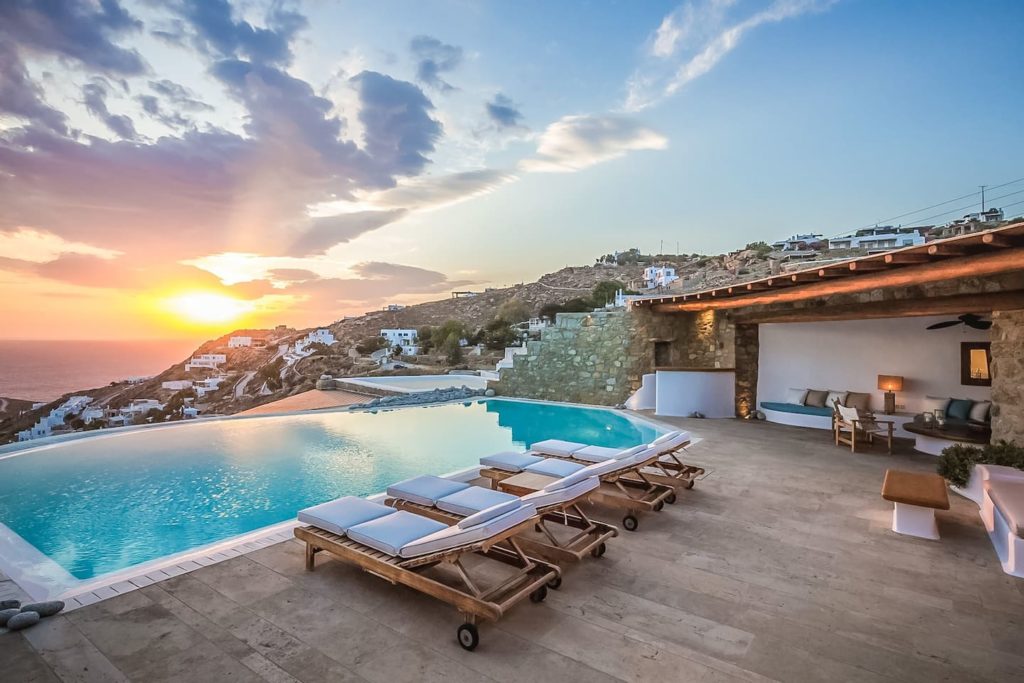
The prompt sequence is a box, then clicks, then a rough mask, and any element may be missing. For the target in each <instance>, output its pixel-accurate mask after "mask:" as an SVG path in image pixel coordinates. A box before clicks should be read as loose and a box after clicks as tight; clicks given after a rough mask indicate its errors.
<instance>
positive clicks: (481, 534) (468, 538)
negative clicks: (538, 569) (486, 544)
mask: <svg viewBox="0 0 1024 683" xmlns="http://www.w3.org/2000/svg"><path fill="white" fill-rule="evenodd" d="M536 514H537V510H536V508H534V507H533V505H528V504H527V505H522V506H521V507H519V508H517V509H515V510H513V511H512V512H507V513H505V514H504V515H501V516H500V517H494V518H493V519H491V520H489V521H487V522H484V523H483V524H477V525H476V526H473V527H470V528H468V529H464V528H461V527H459V526H452V527H445V528H444V529H441V530H439V531H436V532H434V533H432V534H429V535H427V536H424V537H422V538H418V539H415V540H412V541H409V542H408V543H406V544H405V546H403V547H402V549H401V552H400V553H399V555H400V556H401V557H419V556H421V555H429V554H431V553H438V552H441V551H444V550H451V549H452V548H458V547H459V546H464V545H470V544H473V543H479V542H480V541H485V540H487V539H488V538H491V537H493V536H497V535H498V534H500V533H502V532H503V531H507V530H508V529H511V528H512V527H514V526H516V525H518V524H521V523H523V522H525V521H526V520H528V519H530V518H531V517H534V516H536Z"/></svg>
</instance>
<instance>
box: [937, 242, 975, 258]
mask: <svg viewBox="0 0 1024 683" xmlns="http://www.w3.org/2000/svg"><path fill="white" fill-rule="evenodd" d="M966 253H967V249H966V248H964V247H963V246H961V245H959V244H933V245H931V246H930V247H928V255H929V256H963V255H964V254H966Z"/></svg>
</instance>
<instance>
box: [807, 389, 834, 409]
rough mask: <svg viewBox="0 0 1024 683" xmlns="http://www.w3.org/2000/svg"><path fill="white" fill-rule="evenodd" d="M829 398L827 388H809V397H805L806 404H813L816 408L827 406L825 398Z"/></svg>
mask: <svg viewBox="0 0 1024 683" xmlns="http://www.w3.org/2000/svg"><path fill="white" fill-rule="evenodd" d="M827 398H828V390H827V389H821V390H819V389H808V390H807V398H805V399H804V405H805V406H812V407H814V408H822V407H824V406H825V400H826V399H827Z"/></svg>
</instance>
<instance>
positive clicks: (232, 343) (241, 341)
mask: <svg viewBox="0 0 1024 683" xmlns="http://www.w3.org/2000/svg"><path fill="white" fill-rule="evenodd" d="M245 346H252V337H231V339H228V348H229V349H239V348H242V347H245Z"/></svg>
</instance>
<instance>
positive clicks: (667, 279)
mask: <svg viewBox="0 0 1024 683" xmlns="http://www.w3.org/2000/svg"><path fill="white" fill-rule="evenodd" d="M678 279H679V276H678V275H676V269H675V268H673V267H672V266H647V267H646V268H644V286H645V287H646V288H647V289H655V288H657V287H668V286H669V285H670V284H672V283H673V282H675V281H676V280H678Z"/></svg>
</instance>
